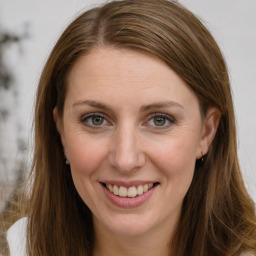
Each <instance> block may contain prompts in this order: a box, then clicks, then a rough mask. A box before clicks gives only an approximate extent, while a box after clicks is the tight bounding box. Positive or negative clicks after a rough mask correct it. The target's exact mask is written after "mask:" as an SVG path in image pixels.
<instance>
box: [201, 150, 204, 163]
mask: <svg viewBox="0 0 256 256" xmlns="http://www.w3.org/2000/svg"><path fill="white" fill-rule="evenodd" d="M201 154H202V156H201V162H203V161H204V153H203V152H201Z"/></svg>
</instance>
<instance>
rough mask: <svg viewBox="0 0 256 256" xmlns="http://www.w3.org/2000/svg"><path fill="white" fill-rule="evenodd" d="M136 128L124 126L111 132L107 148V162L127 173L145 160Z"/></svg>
mask: <svg viewBox="0 0 256 256" xmlns="http://www.w3.org/2000/svg"><path fill="white" fill-rule="evenodd" d="M135 130H136V128H128V127H126V128H125V127H124V128H123V129H119V130H117V131H116V132H115V134H113V137H112V141H111V146H110V150H109V162H110V164H111V166H112V167H114V168H115V169H116V170H118V171H119V172H122V173H129V172H131V171H134V170H137V169H138V168H140V167H142V166H143V165H144V164H145V162H146V157H145V153H144V152H143V149H142V145H141V144H140V142H139V141H140V140H139V138H138V137H139V136H138V132H136V131H135Z"/></svg>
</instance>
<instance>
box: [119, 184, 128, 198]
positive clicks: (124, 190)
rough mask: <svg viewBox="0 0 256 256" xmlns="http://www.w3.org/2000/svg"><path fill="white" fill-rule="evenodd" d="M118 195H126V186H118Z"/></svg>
mask: <svg viewBox="0 0 256 256" xmlns="http://www.w3.org/2000/svg"><path fill="white" fill-rule="evenodd" d="M119 196H121V197H127V188H126V187H122V186H121V187H120V188H119Z"/></svg>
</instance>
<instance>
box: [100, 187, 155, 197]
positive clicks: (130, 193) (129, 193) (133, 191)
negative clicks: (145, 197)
mask: <svg viewBox="0 0 256 256" xmlns="http://www.w3.org/2000/svg"><path fill="white" fill-rule="evenodd" d="M157 184H158V183H148V184H144V185H138V186H131V187H124V186H118V185H113V184H108V183H106V184H104V185H105V187H106V188H107V189H108V190H109V191H110V192H111V193H113V194H114V195H116V196H120V197H130V198H132V197H137V196H139V195H142V194H143V193H146V192H147V191H148V190H150V189H151V188H152V187H153V186H156V185H157Z"/></svg>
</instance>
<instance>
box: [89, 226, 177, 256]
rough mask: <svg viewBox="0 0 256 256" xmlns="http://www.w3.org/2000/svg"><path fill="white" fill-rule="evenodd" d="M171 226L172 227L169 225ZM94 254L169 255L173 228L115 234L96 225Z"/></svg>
mask: <svg viewBox="0 0 256 256" xmlns="http://www.w3.org/2000/svg"><path fill="white" fill-rule="evenodd" d="M169 228H170V227H169ZM94 230H95V245H94V250H93V256H116V255H120V256H142V255H147V256H169V255H171V254H170V251H171V248H170V243H171V238H172V234H173V228H172V229H168V228H167V229H165V230H163V229H161V230H160V229H157V228H156V229H155V230H151V231H150V232H147V233H146V234H140V235H136V236H128V235H120V234H114V233H112V232H110V231H109V230H107V229H104V228H102V227H101V228H97V225H96V226H95V227H94Z"/></svg>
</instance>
